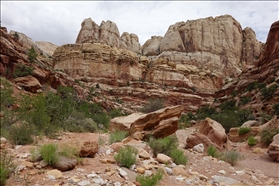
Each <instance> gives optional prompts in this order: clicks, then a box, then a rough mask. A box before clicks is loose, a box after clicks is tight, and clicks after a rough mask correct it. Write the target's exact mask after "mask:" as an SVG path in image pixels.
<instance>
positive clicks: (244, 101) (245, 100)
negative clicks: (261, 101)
mask: <svg viewBox="0 0 279 186" xmlns="http://www.w3.org/2000/svg"><path fill="white" fill-rule="evenodd" d="M249 101H251V98H250V97H247V96H243V97H241V98H240V103H241V104H242V105H246V104H247V103H248V102H249Z"/></svg>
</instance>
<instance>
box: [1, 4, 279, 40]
mask: <svg viewBox="0 0 279 186" xmlns="http://www.w3.org/2000/svg"><path fill="white" fill-rule="evenodd" d="M278 4H279V3H278V1H269V2H262V1H254V2H253V1H246V2H243V1H239V2H235V1H223V2H221V1H212V2H210V1H193V2H186V1H185V2H183V1H160V2H159V1H131V2H127V1H125V2H121V1H110V2H108V1H94V2H92V1H91V2H90V1H83V2H81V1H68V2H67V1H61V2H54V1H53V2H47V1H44V2H38V1H37V2H36V1H33V2H26V1H3V0H1V26H4V27H7V29H8V31H10V30H14V31H18V32H22V33H24V34H26V35H27V36H28V37H30V38H32V39H33V40H34V41H48V42H52V43H54V44H56V45H63V44H69V43H75V41H76V37H77V35H78V33H79V30H80V28H81V23H82V21H83V20H84V19H85V18H89V17H90V18H91V19H92V20H93V21H95V23H97V24H98V25H100V24H101V22H102V21H103V20H104V21H107V20H111V21H113V22H115V23H116V24H117V26H118V30H119V32H120V35H121V34H122V33H123V32H128V33H135V34H137V35H138V37H139V40H140V43H141V45H143V44H144V42H145V41H146V40H148V39H150V38H151V36H153V35H157V36H164V34H165V33H166V31H167V30H168V27H169V26H170V25H172V24H175V23H176V22H180V21H185V22H186V21H187V20H194V19H199V18H205V17H209V16H212V17H216V16H220V15H224V14H230V15H232V16H233V17H234V18H235V19H236V20H237V21H238V22H239V23H240V24H241V26H242V29H244V28H245V27H251V28H252V29H253V30H254V31H255V33H256V36H257V39H258V40H260V41H262V42H265V41H266V38H267V34H268V31H269V29H270V26H271V24H272V23H273V22H275V21H277V20H278V12H279V5H278Z"/></svg>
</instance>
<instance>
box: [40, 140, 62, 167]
mask: <svg viewBox="0 0 279 186" xmlns="http://www.w3.org/2000/svg"><path fill="white" fill-rule="evenodd" d="M57 150H58V148H57V145H55V144H45V145H43V146H41V147H40V150H39V151H40V154H41V155H42V158H43V160H44V161H45V162H46V163H47V164H48V165H53V164H55V163H57V161H58V152H57Z"/></svg>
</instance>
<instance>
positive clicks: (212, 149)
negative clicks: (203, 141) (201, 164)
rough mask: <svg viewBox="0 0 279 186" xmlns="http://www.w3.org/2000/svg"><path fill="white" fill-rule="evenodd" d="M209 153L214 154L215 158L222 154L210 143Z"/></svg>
mask: <svg viewBox="0 0 279 186" xmlns="http://www.w3.org/2000/svg"><path fill="white" fill-rule="evenodd" d="M207 154H208V155H209V156H212V157H214V158H217V157H219V156H220V154H219V152H218V150H217V149H216V148H215V147H214V146H213V145H210V146H209V147H208V148H207Z"/></svg>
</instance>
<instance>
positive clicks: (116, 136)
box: [109, 131, 128, 144]
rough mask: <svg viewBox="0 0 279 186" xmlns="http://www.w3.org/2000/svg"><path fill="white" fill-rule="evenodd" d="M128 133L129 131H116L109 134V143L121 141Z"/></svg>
mask: <svg viewBox="0 0 279 186" xmlns="http://www.w3.org/2000/svg"><path fill="white" fill-rule="evenodd" d="M127 135H128V132H127V131H115V132H113V133H111V134H110V135H109V143H110V144H112V143H115V142H120V141H122V140H123V139H124V138H126V137H127Z"/></svg>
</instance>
